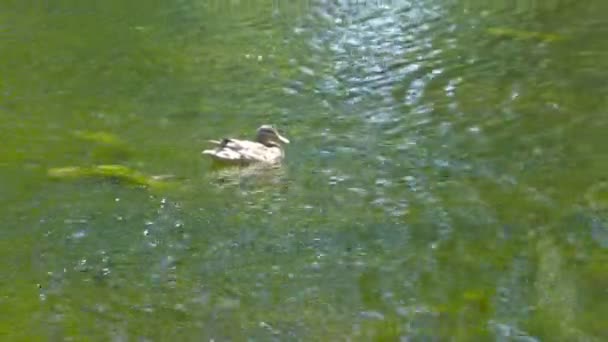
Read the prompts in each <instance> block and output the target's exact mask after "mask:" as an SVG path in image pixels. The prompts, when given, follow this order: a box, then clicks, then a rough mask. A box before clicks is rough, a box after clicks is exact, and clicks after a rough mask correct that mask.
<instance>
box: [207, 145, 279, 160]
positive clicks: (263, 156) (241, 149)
mask: <svg viewBox="0 0 608 342" xmlns="http://www.w3.org/2000/svg"><path fill="white" fill-rule="evenodd" d="M211 142H212V143H214V144H216V145H217V147H216V148H215V149H210V150H205V151H203V154H207V155H210V156H211V157H213V158H214V159H217V160H220V161H224V162H235V163H242V164H249V163H253V162H273V161H274V159H275V158H276V156H275V155H276V153H275V151H274V149H275V148H269V147H267V146H264V145H263V144H260V143H258V142H255V141H249V140H238V139H223V140H221V141H211ZM279 152H280V151H279Z"/></svg>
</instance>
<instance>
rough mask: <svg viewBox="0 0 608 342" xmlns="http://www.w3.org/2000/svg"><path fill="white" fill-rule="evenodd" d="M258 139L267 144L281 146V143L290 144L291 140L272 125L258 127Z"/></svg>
mask: <svg viewBox="0 0 608 342" xmlns="http://www.w3.org/2000/svg"><path fill="white" fill-rule="evenodd" d="M256 140H257V141H258V142H259V143H261V144H264V145H266V146H280V144H279V143H283V144H289V140H288V139H287V138H285V137H284V136H282V135H280V134H279V132H278V131H277V129H276V128H274V126H272V125H262V126H260V128H258V132H257V136H256Z"/></svg>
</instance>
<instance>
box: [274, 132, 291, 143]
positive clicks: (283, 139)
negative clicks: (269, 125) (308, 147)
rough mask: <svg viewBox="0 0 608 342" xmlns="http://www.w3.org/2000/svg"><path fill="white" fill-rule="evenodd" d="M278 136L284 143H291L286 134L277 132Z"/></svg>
mask: <svg viewBox="0 0 608 342" xmlns="http://www.w3.org/2000/svg"><path fill="white" fill-rule="evenodd" d="M277 138H279V140H281V142H282V143H284V144H289V139H287V138H285V137H284V136H282V135H280V134H279V133H277Z"/></svg>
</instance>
